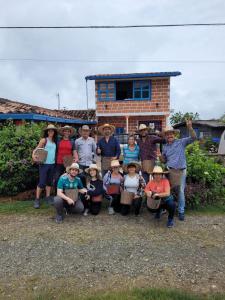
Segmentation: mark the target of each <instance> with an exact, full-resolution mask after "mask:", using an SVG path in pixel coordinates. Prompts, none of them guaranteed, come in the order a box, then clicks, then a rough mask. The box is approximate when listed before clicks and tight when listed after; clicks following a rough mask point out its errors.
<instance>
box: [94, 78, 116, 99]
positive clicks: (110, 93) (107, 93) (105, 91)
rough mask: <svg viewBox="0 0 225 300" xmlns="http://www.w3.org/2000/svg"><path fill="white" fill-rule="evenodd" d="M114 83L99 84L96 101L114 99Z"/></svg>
mask: <svg viewBox="0 0 225 300" xmlns="http://www.w3.org/2000/svg"><path fill="white" fill-rule="evenodd" d="M114 91H115V83H114V82H99V83H98V100H114V99H115V92H114Z"/></svg>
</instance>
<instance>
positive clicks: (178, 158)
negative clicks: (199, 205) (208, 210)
mask: <svg viewBox="0 0 225 300" xmlns="http://www.w3.org/2000/svg"><path fill="white" fill-rule="evenodd" d="M186 126H187V129H188V130H189V133H190V136H189V137H186V138H182V139H176V133H178V132H179V130H175V129H173V128H172V127H167V128H166V129H165V130H164V134H165V139H166V142H167V143H166V144H165V145H164V147H163V151H162V156H161V157H160V159H161V161H162V162H164V163H166V165H167V167H168V169H169V179H170V184H171V187H172V188H174V189H175V190H176V191H177V192H178V217H179V220H180V221H184V209H185V194H184V190H185V184H186V169H187V164H186V155H185V147H186V146H187V145H189V144H191V143H193V142H194V141H195V140H196V138H197V137H196V133H195V131H194V129H193V128H192V121H191V120H186Z"/></svg>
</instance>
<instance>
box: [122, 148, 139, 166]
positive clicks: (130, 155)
mask: <svg viewBox="0 0 225 300" xmlns="http://www.w3.org/2000/svg"><path fill="white" fill-rule="evenodd" d="M139 154H140V148H139V146H138V145H135V147H134V149H133V150H131V149H130V148H129V146H128V145H127V146H125V147H124V148H123V157H124V158H123V163H124V164H125V165H127V164H129V163H130V162H131V161H139Z"/></svg>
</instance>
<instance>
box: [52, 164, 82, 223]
mask: <svg viewBox="0 0 225 300" xmlns="http://www.w3.org/2000/svg"><path fill="white" fill-rule="evenodd" d="M79 172H80V168H79V165H78V164H77V163H72V164H71V165H70V166H68V167H67V168H66V174H63V175H62V176H61V177H60V178H59V181H58V184H57V196H56V197H54V206H55V209H56V218H55V221H56V223H61V222H62V221H63V218H64V208H65V209H66V211H67V212H69V213H82V212H83V210H84V205H83V203H82V201H81V199H80V197H79V194H78V193H81V194H86V193H87V190H86V189H85V188H84V187H83V184H82V182H81V179H80V178H79V177H78V174H79Z"/></svg>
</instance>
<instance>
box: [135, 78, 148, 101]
mask: <svg viewBox="0 0 225 300" xmlns="http://www.w3.org/2000/svg"><path fill="white" fill-rule="evenodd" d="M133 98H134V99H150V81H147V80H137V81H134V85H133Z"/></svg>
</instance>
